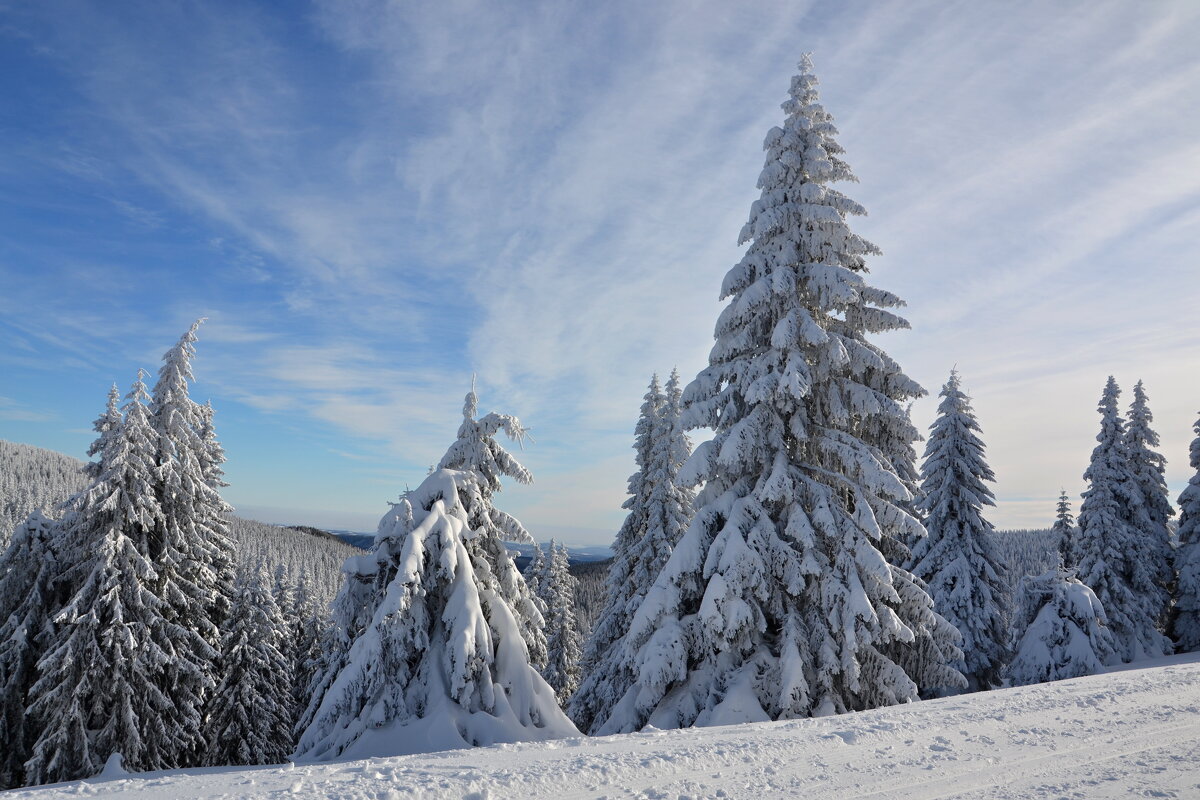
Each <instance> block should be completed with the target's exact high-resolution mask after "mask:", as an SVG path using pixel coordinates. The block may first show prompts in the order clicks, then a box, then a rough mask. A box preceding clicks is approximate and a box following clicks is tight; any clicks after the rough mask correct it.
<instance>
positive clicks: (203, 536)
mask: <svg viewBox="0 0 1200 800" xmlns="http://www.w3.org/2000/svg"><path fill="white" fill-rule="evenodd" d="M203 322H204V320H203V319H199V320H197V321H196V322H195V323H193V325H192V326H191V328H189V329H188V330H187V332H186V333H184V334H183V336H182V337H180V339H179V341H178V342H177V343H176V344H175V345H174V346H173V347H171V348H170V349H169V350H167V352H166V353H165V354H164V355H163V364H162V366H161V367H160V368H159V371H158V381H157V383H156V384H155V386H154V392H153V398H152V402H151V404H150V413H151V424H152V426H153V428H154V431H155V434H156V436H157V441H156V444H157V450H156V462H157V468H156V471H155V480H154V486H155V490H156V492H157V496H158V502H159V505H160V507H161V509H162V514H161V517H160V519H159V524H158V527H157V528H156V529H155V532H154V537H153V540H152V543H151V545H152V546H151V551H150V555H151V557H152V558H153V560H154V562H155V564H156V565H158V573H159V574H158V580H159V584H158V587H157V594H158V595H159V596H160V597H162V598H163V600H164V601H165V602H166V604H167V615H168V618H169V619H170V620H171V622H172V623H173V624H175V625H176V626H177V628H178V629H179V637H178V639H177V641H176V642H175V652H174V657H173V658H172V659H171V660H170V662H169V664H168V676H167V678H166V681H165V684H164V688H165V690H166V691H167V693H168V695H169V696H170V698H171V702H172V704H173V705H174V706H175V708H176V709H178V711H179V718H180V727H179V729H178V730H177V731H176V732H175V734H174V735H172V736H171V737H170V738H171V739H172V740H175V741H178V744H179V750H178V751H177V753H176V754H175V758H174V761H175V765H178V766H186V765H191V764H195V763H199V761H200V760H202V759H201V756H202V753H203V750H204V742H203V741H202V738H201V736H200V731H201V728H202V721H203V708H204V703H205V701H206V699H207V697H208V694H209V692H211V691H212V689H213V687H214V686H215V685H216V680H217V659H218V657H219V648H220V638H221V637H220V625H221V623H222V622H223V621H224V619H225V617H226V616H227V615H228V613H229V607H230V595H231V592H232V577H233V545H232V542H231V541H230V539H229V536H228V522H227V519H226V514H227V513H228V512H229V511H231V510H232V509H231V508H230V506H228V505H227V504H226V503H225V502H224V501H223V500H221V496H220V493H219V491H218V490H219V487H220V486H222V485H223V484H222V482H221V471H220V465H221V462H222V461H223V460H224V455H223V453H222V452H221V450H220V446H219V445H218V444H217V443H216V439H215V437H214V435H213V432H212V415H211V413H210V411H211V409H209V410H206V409H205V407H204V406H200V405H198V404H197V403H195V402H194V401H193V400H192V399H191V398H190V397H189V396H188V383H189V381H192V380H193V379H194V377H193V374H192V367H191V362H192V359H193V358H194V357H195V355H196V348H195V342H196V330H197V328H199V326H200V324H201V323H203Z"/></svg>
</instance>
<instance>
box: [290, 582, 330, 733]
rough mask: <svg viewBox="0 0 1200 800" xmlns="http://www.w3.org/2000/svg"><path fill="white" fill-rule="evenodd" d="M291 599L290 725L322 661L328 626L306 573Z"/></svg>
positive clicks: (302, 705)
mask: <svg viewBox="0 0 1200 800" xmlns="http://www.w3.org/2000/svg"><path fill="white" fill-rule="evenodd" d="M292 601H293V602H292V611H293V614H294V617H293V618H292V619H291V620H290V621H291V626H292V633H291V635H292V637H293V641H292V645H291V647H290V652H291V657H292V673H293V675H294V676H295V680H294V681H293V684H292V687H293V688H292V707H293V709H294V711H295V714H296V718H295V719H293V720H292V724H293V727H294V726H295V724H296V722H297V721H298V719H299V714H300V712H302V711H303V710H304V708H305V707H306V706H307V704H308V701H309V698H310V697H311V696H312V692H311V688H312V681H313V678H314V676H315V675H316V672H317V671H318V670H319V669H320V667H321V665H322V663H323V662H322V656H323V650H324V647H325V644H326V641H327V638H328V635H329V633H330V631H329V628H330V626H329V613H328V609H326V608H324V607H323V606H322V605H321V604H320V603H319V602H318V601H317V599H316V597H315V596H314V595H313V592H312V589H311V587H310V585H309V581H308V578H307V576H305V575H301V576H300V581H299V583H297V584H296V589H295V592H294V593H293V594H292Z"/></svg>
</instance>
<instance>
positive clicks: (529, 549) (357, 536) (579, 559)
mask: <svg viewBox="0 0 1200 800" xmlns="http://www.w3.org/2000/svg"><path fill="white" fill-rule="evenodd" d="M287 527H290V528H296V529H307V526H304V525H289V526H287ZM311 530H319V529H311ZM324 532H325V533H328V534H331V535H333V536H336V537H337V538H339V539H341V540H342V541H343V542H345V543H346V544H350V545H354V546H355V547H359V548H362V549H363V550H370V549H371V547H372V545H374V544H375V534H373V533H362V532H361V531H343V530H330V529H326V530H325V531H324ZM542 544H545V542H542ZM566 547H567V554H568V555H569V556H570V560H571V564H572V565H575V564H590V563H595V562H598V561H607V560H608V559H610V558H612V548H611V547H609V546H607V545H594V544H592V545H578V546H575V545H567V546H566ZM533 548H534V545H532V544H525V543H518V542H509V543H508V549H509V550H510V551H511V552H515V553H517V554H518V555H517V557H516V559H515V560H516V562H517V566H518V567H519V568H521V569H524V568H525V565H526V564H528V563H529V561H530V560H531V559H532V558H533Z"/></svg>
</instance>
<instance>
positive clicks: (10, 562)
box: [0, 509, 58, 789]
mask: <svg viewBox="0 0 1200 800" xmlns="http://www.w3.org/2000/svg"><path fill="white" fill-rule="evenodd" d="M57 529H58V523H57V521H56V520H53V519H51V518H50V517H47V516H46V515H45V514H43V513H42V512H41V511H39V510H37V509H34V511H33V513H31V514H30V515H29V518H28V519H26V520H25V522H23V523H21V524H20V525H18V526H17V529H16V531H14V532H13V536H12V539H11V540H10V541H9V543H8V548H7V549H6V550H5V551H4V553H3V555H0V742H4V743H5V746H4V747H3V748H0V789H11V788H13V787H16V786H21V785H23V784H24V780H23V777H24V775H25V761H26V760H27V759H28V758H29V756H30V752H29V748H30V746H31V745H32V744H33V739H34V738H36V728H34V727H33V726H32V725H31V720H30V719H29V717H28V716H27V715H26V713H25V708H26V706H27V705H28V702H29V689H30V687H31V686H32V685H33V680H34V676H35V675H36V666H37V661H38V658H39V656H40V655H41V652H42V637H43V636H44V635H45V634H47V633H48V632H49V631H48V630H47V629H48V624H49V611H50V609H49V606H50V603H51V602H52V599H53V594H52V592H53V581H54V578H55V576H56V569H55V568H56V565H57V560H56V557H55V554H54V540H55V537H56V534H57Z"/></svg>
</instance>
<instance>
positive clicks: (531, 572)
mask: <svg viewBox="0 0 1200 800" xmlns="http://www.w3.org/2000/svg"><path fill="white" fill-rule="evenodd" d="M548 567H549V564H548V562H547V561H546V553H545V552H544V551H543V550H542V546H541V545H540V544H535V545H534V546H533V559H532V560H531V561H530V562H529V566H528V567H526V568H525V585H526V586H528V587H529V591H530V592H531V593H532V594H533V596H534V597H536V598H538V600H539V601H541V602H542V605H543V606H545V605H546V603H545V601H544V600H543V599H542V578H543V577H545V575H546V569H547V568H548ZM543 611H544V609H543Z"/></svg>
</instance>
